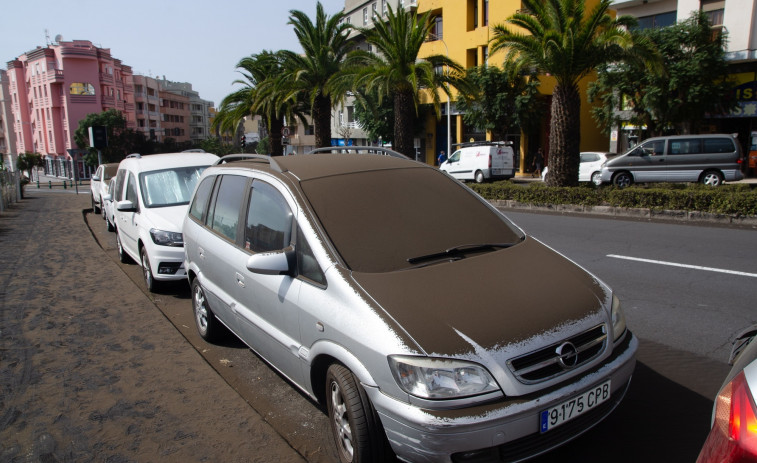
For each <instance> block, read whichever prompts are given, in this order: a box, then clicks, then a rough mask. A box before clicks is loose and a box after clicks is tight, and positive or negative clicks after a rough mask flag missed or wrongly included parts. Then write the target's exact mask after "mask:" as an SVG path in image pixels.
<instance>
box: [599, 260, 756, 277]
mask: <svg viewBox="0 0 757 463" xmlns="http://www.w3.org/2000/svg"><path fill="white" fill-rule="evenodd" d="M607 257H612V258H614V259H625V260H633V261H636V262H646V263H648V264H657V265H669V266H671V267H683V268H690V269H694V270H706V271H708V272H719V273H728V274H730V275H740V276H744V277H752V278H757V273H747V272H738V271H736V270H726V269H722V268H713V267H702V266H699V265H687V264H677V263H675V262H665V261H664V260H652V259H641V258H639V257H629V256H618V255H616V254H608V255H607Z"/></svg>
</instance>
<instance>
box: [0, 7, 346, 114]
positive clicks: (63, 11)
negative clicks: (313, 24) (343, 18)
mask: <svg viewBox="0 0 757 463" xmlns="http://www.w3.org/2000/svg"><path fill="white" fill-rule="evenodd" d="M321 3H322V4H323V7H324V10H325V11H326V13H327V14H328V15H333V14H334V13H336V12H338V11H341V9H342V8H343V7H344V0H321ZM315 5H316V2H315V1H312V0H242V1H239V0H237V1H231V0H170V1H169V0H151V1H148V0H130V1H127V2H115V1H113V0H99V1H94V0H58V1H52V0H19V1H16V0H0V18H2V20H1V21H0V68H1V69H7V63H8V61H11V60H13V59H15V58H16V57H18V56H19V55H22V54H24V53H26V52H27V51H30V50H33V49H34V48H36V47H37V46H45V45H46V43H47V39H46V32H45V31H46V30H47V35H49V40H50V41H53V40H54V39H55V36H57V35H59V34H60V35H61V36H62V37H63V40H64V41H68V40H89V41H91V42H92V43H93V44H95V45H96V46H99V47H102V48H110V52H111V55H112V56H113V57H114V58H116V59H120V60H121V61H122V62H123V63H124V64H126V65H128V66H131V67H132V69H133V70H134V73H135V74H143V75H148V76H152V77H162V76H165V77H166V79H168V80H172V81H175V82H190V83H192V88H193V89H194V90H196V91H198V92H200V97H201V98H203V99H206V100H211V101H213V102H214V103H215V105H216V107H218V105H219V104H220V102H221V100H222V99H223V97H225V96H226V95H228V94H229V93H231V91H232V90H233V88H234V87H233V86H232V82H233V81H234V80H235V79H238V78H240V77H241V76H240V75H239V73H237V72H236V70H235V69H236V68H235V66H236V64H237V63H238V62H239V60H240V59H241V58H243V57H245V56H249V55H251V54H253V53H259V52H260V51H262V50H281V49H288V50H292V51H295V52H301V51H302V49H301V48H300V46H299V43H298V42H297V38H296V37H295V35H294V31H293V30H292V26H290V25H287V21H288V20H289V11H290V10H301V11H303V12H305V13H306V14H307V15H308V16H309V17H310V18H312V19H314V18H315Z"/></svg>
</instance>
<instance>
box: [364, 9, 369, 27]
mask: <svg viewBox="0 0 757 463" xmlns="http://www.w3.org/2000/svg"><path fill="white" fill-rule="evenodd" d="M366 24H368V8H363V25H366Z"/></svg>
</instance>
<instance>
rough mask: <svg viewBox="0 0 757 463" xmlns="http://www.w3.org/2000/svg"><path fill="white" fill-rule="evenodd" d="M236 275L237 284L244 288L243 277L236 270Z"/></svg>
mask: <svg viewBox="0 0 757 463" xmlns="http://www.w3.org/2000/svg"><path fill="white" fill-rule="evenodd" d="M236 277H237V284H238V285H239V286H240V287H242V288H244V277H243V276H242V275H241V274H240V273H239V272H236Z"/></svg>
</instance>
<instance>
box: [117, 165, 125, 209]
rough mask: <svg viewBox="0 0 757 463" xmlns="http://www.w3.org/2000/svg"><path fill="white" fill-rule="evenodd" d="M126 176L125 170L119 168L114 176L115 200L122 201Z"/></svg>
mask: <svg viewBox="0 0 757 463" xmlns="http://www.w3.org/2000/svg"><path fill="white" fill-rule="evenodd" d="M125 178H126V171H125V170H119V171H118V175H117V176H116V198H115V199H116V201H122V200H123V199H124V179H125Z"/></svg>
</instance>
